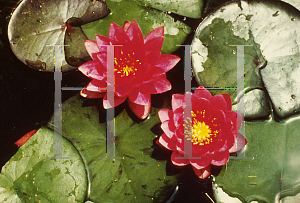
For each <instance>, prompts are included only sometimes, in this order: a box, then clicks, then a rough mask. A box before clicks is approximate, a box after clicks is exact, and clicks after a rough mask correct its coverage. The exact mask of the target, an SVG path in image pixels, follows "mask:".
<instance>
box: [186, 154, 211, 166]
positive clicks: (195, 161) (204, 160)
mask: <svg viewBox="0 0 300 203" xmlns="http://www.w3.org/2000/svg"><path fill="white" fill-rule="evenodd" d="M193 157H194V158H192V159H190V163H191V165H192V166H193V167H195V168H196V169H202V168H205V167H206V166H208V165H210V162H211V160H212V158H211V157H204V156H202V157H199V158H198V157H196V156H193Z"/></svg>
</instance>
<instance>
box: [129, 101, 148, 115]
mask: <svg viewBox="0 0 300 203" xmlns="http://www.w3.org/2000/svg"><path fill="white" fill-rule="evenodd" d="M128 105H129V107H130V109H131V110H132V111H133V113H134V114H135V115H136V116H137V117H139V118H140V119H145V118H147V116H148V115H149V113H150V110H151V103H150V102H149V104H147V105H139V104H136V103H133V102H131V101H130V100H128Z"/></svg>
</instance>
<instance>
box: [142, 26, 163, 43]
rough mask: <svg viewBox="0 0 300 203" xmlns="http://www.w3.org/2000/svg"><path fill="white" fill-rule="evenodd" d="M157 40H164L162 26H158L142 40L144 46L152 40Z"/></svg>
mask: <svg viewBox="0 0 300 203" xmlns="http://www.w3.org/2000/svg"><path fill="white" fill-rule="evenodd" d="M159 38H160V39H162V40H163V39H164V26H160V27H158V28H156V29H154V30H152V31H151V32H149V34H148V35H147V36H146V37H145V39H144V43H145V44H146V43H148V42H149V41H150V40H152V39H155V40H158V39H159ZM161 45H162V44H161Z"/></svg>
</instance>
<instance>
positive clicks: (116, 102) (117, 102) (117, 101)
mask: <svg viewBox="0 0 300 203" xmlns="http://www.w3.org/2000/svg"><path fill="white" fill-rule="evenodd" d="M126 98H127V97H118V96H115V97H114V106H112V105H111V104H110V103H109V102H108V100H107V94H105V96H104V98H103V107H104V108H105V109H108V108H112V107H116V106H118V105H120V104H121V103H123V102H124V101H125V100H126Z"/></svg>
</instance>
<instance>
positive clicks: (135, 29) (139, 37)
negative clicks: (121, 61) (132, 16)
mask: <svg viewBox="0 0 300 203" xmlns="http://www.w3.org/2000/svg"><path fill="white" fill-rule="evenodd" d="M126 34H127V36H128V38H129V40H130V41H131V46H133V47H135V48H138V49H140V50H143V49H144V39H143V33H142V30H141V28H140V27H139V25H138V24H137V22H136V20H133V21H132V22H131V23H130V25H129V27H128V29H127V30H126ZM136 54H138V53H136Z"/></svg>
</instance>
